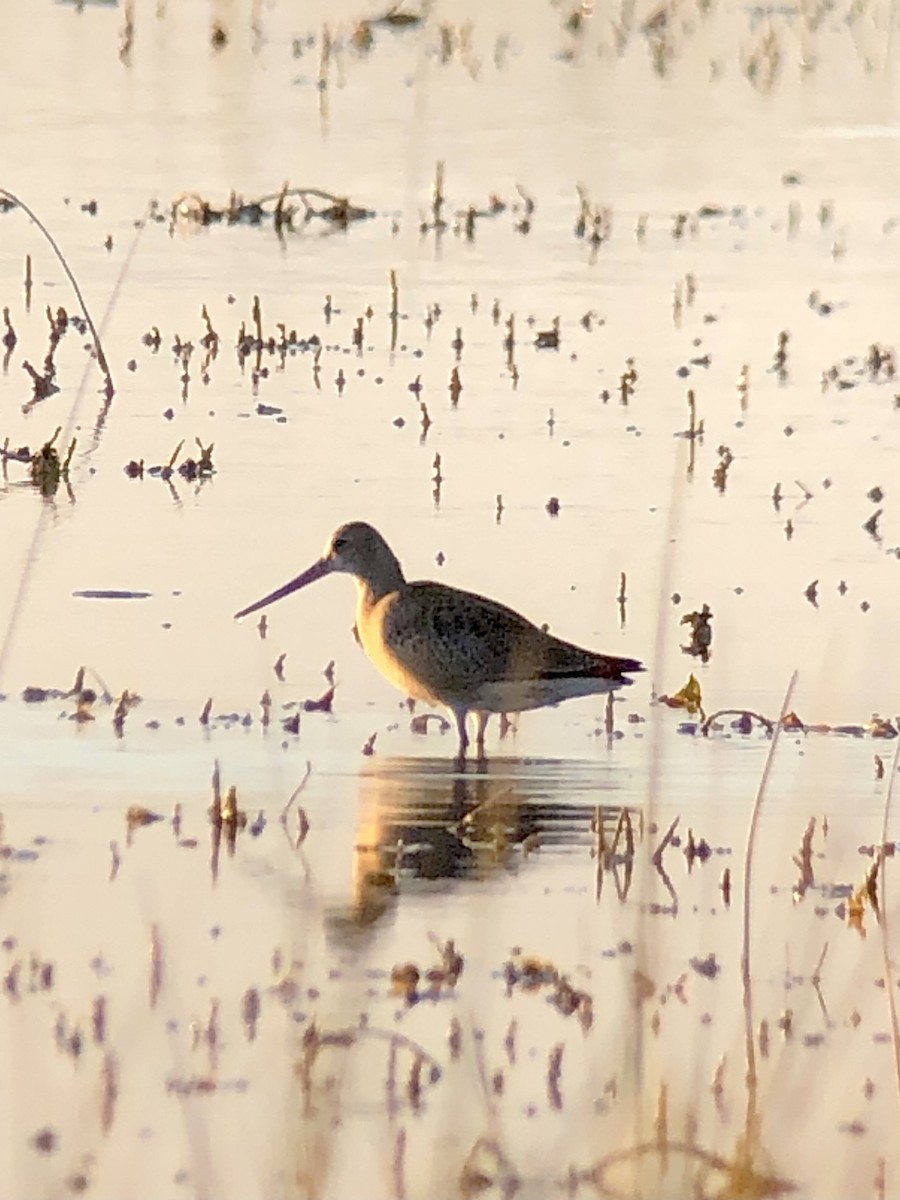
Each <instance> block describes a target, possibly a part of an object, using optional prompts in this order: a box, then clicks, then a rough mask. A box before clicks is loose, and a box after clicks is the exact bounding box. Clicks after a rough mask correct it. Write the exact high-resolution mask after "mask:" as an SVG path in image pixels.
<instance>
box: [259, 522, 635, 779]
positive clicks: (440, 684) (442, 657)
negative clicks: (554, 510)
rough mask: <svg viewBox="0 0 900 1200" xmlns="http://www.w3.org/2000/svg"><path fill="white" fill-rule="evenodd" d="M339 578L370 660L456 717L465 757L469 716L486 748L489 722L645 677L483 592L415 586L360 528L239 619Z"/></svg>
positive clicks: (349, 530) (366, 528) (630, 663)
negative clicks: (350, 593)
mask: <svg viewBox="0 0 900 1200" xmlns="http://www.w3.org/2000/svg"><path fill="white" fill-rule="evenodd" d="M334 571H339V572H345V573H347V574H350V575H353V576H354V577H355V578H356V584H357V605H356V628H357V632H358V634H359V638H360V641H361V642H362V645H363V648H364V649H365V651H366V653H367V654H368V656H369V658H370V659H371V660H372V662H373V663H374V664H375V666H376V667H378V669H379V670H380V671H381V673H382V674H383V675H384V676H385V678H387V679H388V680H389V681H390V682H391V683H392V684H394V686H395V687H397V688H398V689H399V690H400V691H402V692H405V693H406V694H407V695H409V696H413V697H414V698H415V699H418V700H428V701H431V702H432V703H435V704H442V705H445V706H446V707H447V708H449V709H450V710H451V711H452V712H453V714H454V716H455V718H456V723H457V728H458V730H459V738H460V756H461V757H463V756H464V755H465V751H466V747H467V745H468V736H467V734H466V717H467V715H468V713H469V712H474V713H475V714H476V716H477V718H478V727H477V728H478V745H479V747H481V746H482V745H483V740H484V728H485V725H486V723H487V719H488V716H489V715H490V714H491V713H494V712H521V711H522V710H524V709H529V708H540V707H542V706H544V705H547V704H558V703H559V702H560V701H561V700H567V699H569V698H571V697H573V696H585V695H591V694H595V693H600V692H608V691H612V689H613V688H617V687H620V686H621V685H622V684H627V683H630V682H631V680H630V679H628V678H627V677H626V675H627V673H632V672H635V671H641V670H643V667H642V666H641V664H640V663H639V662H637V661H636V660H635V659H632V658H613V657H609V656H606V655H602V654H595V653H594V652H593V651H591V650H584V649H582V648H581V647H580V646H575V645H573V644H572V643H571V642H564V641H562V640H561V639H560V638H556V637H554V636H553V635H552V634H549V633H546V632H545V631H544V630H542V629H539V628H538V627H537V626H536V625H534V624H532V622H531V621H529V620H527V619H526V618H525V617H523V616H521V615H520V614H519V613H517V612H515V611H514V610H513V609H511V608H507V607H506V606H505V605H503V604H498V603H497V602H496V601H495V600H489V599H487V597H485V596H479V595H477V594H476V593H475V592H464V591H461V590H460V589H458V588H453V587H448V586H447V585H446V584H443V583H431V582H421V583H407V582H406V580H405V579H404V577H403V571H402V570H401V567H400V564H399V562H398V561H397V559H396V557H395V555H394V554H393V552H392V550H391V549H390V547H389V546H388V544H387V542H385V540H384V538H383V537H382V536H381V534H380V533H378V531H377V530H375V529H373V528H372V526H371V525H366V524H365V523H364V522H361V521H355V522H352V523H351V524H349V525H343V526H341V528H340V529H338V531H337V532H336V533H335V535H334V537H333V538H332V539H331V541H330V543H329V545H328V547H327V548H326V551H325V554H324V555H323V557H322V558H321V559H319V561H318V562H316V563H314V564H313V565H312V566H311V567H310V568H309V569H308V570H306V571H304V572H303V574H302V575H298V576H297V578H296V579H292V580H291V581H290V582H289V583H286V584H285V585H284V586H283V587H280V588H278V589H277V591H275V592H272V593H271V594H270V595H268V596H266V597H264V599H262V600H258V601H257V602H256V603H255V604H251V605H250V606H249V607H248V608H245V609H243V610H242V611H241V612H239V613H238V614H237V616H238V617H243V616H246V615H247V614H248V613H251V612H254V611H255V610H256V609H258V608H262V607H264V606H265V605H267V604H271V603H273V602H274V601H275V600H279V599H281V598H282V597H283V596H286V595H289V594H290V593H291V592H294V591H296V590H297V589H298V588H301V587H305V586H306V584H308V583H312V582H313V580H315V579H319V578H321V577H322V576H323V575H327V574H329V573H331V572H334Z"/></svg>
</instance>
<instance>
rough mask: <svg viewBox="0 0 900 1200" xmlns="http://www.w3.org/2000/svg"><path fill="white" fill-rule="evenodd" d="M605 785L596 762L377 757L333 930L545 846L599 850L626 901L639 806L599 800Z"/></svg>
mask: <svg viewBox="0 0 900 1200" xmlns="http://www.w3.org/2000/svg"><path fill="white" fill-rule="evenodd" d="M582 766H583V767H584V770H583V771H581V770H579V768H580V767H582ZM602 788H603V783H602V782H598V780H597V778H596V774H595V773H594V772H593V771H592V770H591V765H590V764H578V765H577V766H575V765H573V764H572V763H559V762H555V761H532V762H527V763H523V762H522V760H521V759H510V760H503V759H491V760H482V761H481V762H479V764H478V767H477V770H476V771H474V772H473V771H471V770H470V771H469V772H468V773H465V774H464V773H461V772H459V771H457V770H456V769H455V768H454V765H453V764H452V763H451V762H448V761H447V760H446V759H399V758H397V759H391V758H381V759H374V760H372V762H371V763H370V764H369V765H367V768H366V770H365V771H364V772H363V773H362V774H361V775H360V791H359V805H358V814H357V826H356V841H355V847H354V856H353V869H352V871H353V874H352V889H351V899H350V902H349V904H348V905H347V906H346V907H342V908H341V909H340V910H336V911H332V913H331V914H330V920H329V925H330V927H331V929H332V932H335V933H337V932H338V931H339V930H341V929H343V931H344V933H345V934H346V935H350V933H351V930H352V929H356V930H357V931H358V930H359V929H360V928H365V927H367V926H371V925H373V924H375V923H376V922H378V921H379V920H380V919H381V918H382V917H383V916H385V914H387V913H389V912H390V911H391V910H392V909H393V907H394V905H395V903H396V901H397V898H398V896H399V895H400V894H401V893H409V892H418V893H422V892H423V891H425V892H433V891H437V890H444V889H446V887H447V885H448V883H451V882H455V883H456V884H457V886H464V885H465V882H466V881H468V880H482V879H484V878H486V877H488V876H490V875H493V874H495V873H499V872H503V871H509V872H513V871H515V870H517V869H519V868H520V867H521V865H522V863H523V862H524V861H526V860H527V859H528V858H529V857H530V855H531V854H533V853H535V852H537V851H538V850H539V849H540V848H541V847H548V846H556V847H560V846H573V847H574V846H583V847H585V848H586V849H588V851H589V853H591V854H596V857H597V862H598V872H600V873H602V872H604V871H608V872H610V873H611V874H612V875H613V877H614V878H615V879H616V885H615V886H616V892H617V894H618V896H619V898H620V900H624V899H625V897H626V896H627V892H628V888H629V887H630V880H631V869H630V862H629V863H628V869H627V874H625V875H624V876H623V875H622V874H621V872H620V867H622V866H623V864H625V863H626V860H629V858H630V857H632V858H633V852H634V843H635V841H636V840H640V839H641V838H642V835H643V825H642V822H641V820H640V818H639V816H638V815H637V814H636V812H635V810H628V809H623V807H622V806H621V805H611V804H603V805H598V804H597V803H596V797H597V795H598V792H601V789H602ZM558 797H559V798H558ZM561 797H566V799H565V800H563V799H561ZM573 799H574V800H576V801H577V802H573ZM591 800H594V803H591V802H590V801H591ZM623 813H624V814H626V815H625V816H624V817H623ZM623 879H624V882H623ZM598 894H599V888H598Z"/></svg>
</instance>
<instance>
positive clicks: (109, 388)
mask: <svg viewBox="0 0 900 1200" xmlns="http://www.w3.org/2000/svg"><path fill="white" fill-rule="evenodd" d="M0 196H5V197H6V199H7V200H11V201H12V202H13V204H16V205H18V207H19V208H21V209H22V211H23V212H25V213H27V214H28V216H29V217H30V218H31V220H32V221H33V222H34V223H35V225H37V227H38V229H39V230H40V231H41V233H42V234H43V235H44V237H45V238H46V239H47V241H48V242H49V243H50V246H51V248H52V250H53V253H54V254H55V255H56V257H57V258H58V259H59V261H60V264H61V266H62V269H63V270H64V271H65V273H66V276H67V278H68V280H69V283H71V285H72V290H73V291H74V292H75V295H76V297H77V298H78V303H79V304H80V305H81V311H82V312H83V313H84V319H85V320H86V321H87V323H88V326H89V327H90V331H91V335H92V337H93V339H94V349H95V350H96V353H97V362H98V364H99V366H100V370H101V371H102V372H103V374H104V375H105V376H106V394H107V396H109V397H110V398H111V397H112V396H113V395H114V393H115V390H116V389H115V386H114V385H113V380H112V373H111V372H110V369H109V363H108V362H107V361H106V355H105V354H104V353H103V346H102V344H101V342H100V334H99V333H98V332H97V327H96V325H95V324H94V321H93V318H92V317H91V314H90V312H89V311H88V306H87V304H86V302H85V299H84V296H83V295H82V294H81V288H80V287H79V286H78V280H77V279H76V278H75V276H74V275H73V274H72V271H71V269H70V267H69V264H68V263H67V262H66V259H65V255H64V254H63V252H62V250H60V248H59V246H58V245H57V244H56V241H55V240H54V238H53V235H52V234H51V233H50V230H49V229H48V228H47V226H46V225H45V224H44V223H43V221H42V220H41V219H40V217H38V216H37V214H36V213H35V212H33V211H32V209H30V208H29V207H28V205H27V204H26V203H25V201H24V200H20V199H19V197H18V196H17V195H16V194H15V193H14V192H11V191H9V189H8V188H4V187H0ZM29 261H30V260H29Z"/></svg>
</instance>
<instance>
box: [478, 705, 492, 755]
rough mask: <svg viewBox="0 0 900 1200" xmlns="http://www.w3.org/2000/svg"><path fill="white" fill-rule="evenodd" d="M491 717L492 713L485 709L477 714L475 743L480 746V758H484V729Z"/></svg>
mask: <svg viewBox="0 0 900 1200" xmlns="http://www.w3.org/2000/svg"><path fill="white" fill-rule="evenodd" d="M490 718H491V714H490V713H489V712H485V711H484V710H483V709H480V710H479V711H478V712H476V714H475V745H476V746H477V747H478V757H479V758H484V731H485V729H487V723H488V721H489V720H490Z"/></svg>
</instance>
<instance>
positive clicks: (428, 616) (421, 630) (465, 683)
mask: <svg viewBox="0 0 900 1200" xmlns="http://www.w3.org/2000/svg"><path fill="white" fill-rule="evenodd" d="M385 637H386V640H387V641H389V643H390V645H391V649H392V652H393V653H394V654H395V655H396V656H397V658H398V659H399V660H400V662H401V663H403V665H404V666H405V667H406V668H407V669H408V670H410V671H412V672H413V673H414V674H416V676H417V677H418V678H420V679H422V680H423V681H424V682H425V683H426V684H427V685H428V686H430V687H431V688H433V689H434V690H435V691H436V692H438V693H442V694H465V693H466V692H469V691H470V690H472V689H473V688H477V687H480V686H482V685H483V684H485V683H492V682H498V681H504V682H517V681H525V680H534V679H561V678H566V677H577V676H584V677H590V676H599V677H603V678H610V679H613V678H618V677H620V676H621V673H622V672H623V671H629V670H640V664H639V663H637V662H636V661H635V660H633V659H617V658H610V657H605V656H603V655H599V654H593V653H592V652H591V651H589V650H583V649H581V648H580V647H578V646H575V645H572V644H571V643H569V642H564V641H561V640H560V639H559V638H555V637H553V636H552V635H550V634H548V633H545V632H544V631H543V630H542V629H539V628H538V627H537V626H536V625H534V624H532V622H531V621H529V620H528V619H527V618H525V617H523V616H522V615H521V614H520V613H517V612H515V611H514V610H513V609H511V608H507V607H506V606H505V605H503V604H498V603H497V601H495V600H489V599H488V598H487V597H486V596H479V595H477V594H476V593H474V592H465V591H461V590H459V589H457V588H451V587H447V586H445V585H443V584H438V583H412V584H408V585H407V586H406V587H405V588H404V589H403V590H402V591H401V592H400V593H399V594H398V596H397V599H396V601H395V603H394V604H392V605H391V608H390V611H389V612H388V614H387V617H386V625H385Z"/></svg>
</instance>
